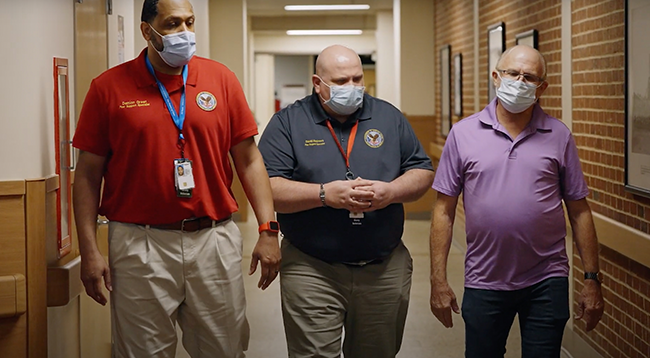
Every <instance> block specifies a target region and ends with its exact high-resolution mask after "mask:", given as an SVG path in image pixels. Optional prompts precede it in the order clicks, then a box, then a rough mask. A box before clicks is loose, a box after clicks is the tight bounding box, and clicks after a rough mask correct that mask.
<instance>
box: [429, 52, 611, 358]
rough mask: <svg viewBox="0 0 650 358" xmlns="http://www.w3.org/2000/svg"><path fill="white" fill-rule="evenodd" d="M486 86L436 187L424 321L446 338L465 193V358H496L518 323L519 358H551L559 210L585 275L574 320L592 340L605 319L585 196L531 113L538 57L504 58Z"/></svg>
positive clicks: (562, 313) (562, 257) (560, 286)
mask: <svg viewBox="0 0 650 358" xmlns="http://www.w3.org/2000/svg"><path fill="white" fill-rule="evenodd" d="M492 77H493V79H494V84H495V87H496V88H497V98H496V99H495V100H494V101H492V102H491V103H490V104H489V105H488V106H487V107H486V108H485V109H484V110H483V111H481V112H479V113H477V114H474V115H472V116H470V117H468V118H466V119H464V120H462V121H461V122H459V123H457V124H456V125H454V126H453V128H452V130H451V132H450V133H449V136H448V137H447V142H446V143H445V147H444V150H443V152H442V157H441V158H440V165H439V166H438V170H437V174H436V177H435V181H434V183H433V188H434V189H435V190H437V191H438V199H437V201H436V204H435V206H434V209H433V215H432V224H431V311H432V312H433V314H434V315H435V316H436V318H438V320H440V322H441V323H442V324H443V325H444V326H445V327H451V326H452V324H453V323H452V314H451V312H452V310H453V311H454V312H456V313H459V308H458V304H457V302H456V296H455V294H454V292H453V291H452V289H451V288H450V287H449V284H448V282H447V277H446V272H447V256H448V254H449V249H450V245H451V240H452V227H453V223H454V214H455V212H456V204H457V203H458V196H459V195H460V194H461V192H462V193H463V203H464V207H465V217H466V225H465V227H466V233H467V254H466V258H465V292H464V296H463V303H462V317H463V320H464V321H465V341H466V344H465V346H466V348H465V357H467V358H492V357H501V358H502V357H503V356H504V354H505V351H506V349H505V346H506V340H507V338H508V333H509V331H510V328H511V326H512V322H513V320H514V317H515V315H516V314H518V315H519V323H520V326H521V336H522V357H526V358H530V357H543V358H550V357H559V356H560V349H561V344H562V334H563V331H564V326H565V325H566V322H567V320H568V318H569V299H568V295H569V291H568V285H569V284H568V276H569V262H568V258H567V254H566V250H565V236H566V225H565V220H564V210H563V208H562V201H564V203H565V204H566V207H567V211H568V216H569V219H570V222H571V227H572V229H573V239H574V241H575V243H576V245H577V247H578V251H579V253H580V256H581V258H582V264H583V267H584V271H585V281H584V286H583V289H582V293H581V295H580V296H579V297H578V300H579V302H580V304H579V308H578V312H577V316H578V317H581V318H583V319H584V320H585V324H586V330H587V331H589V330H591V329H593V328H594V327H595V326H596V324H598V321H599V320H600V318H601V316H602V314H603V307H604V302H603V297H602V293H601V288H600V280H599V277H600V274H599V272H598V270H599V269H598V240H597V238H596V231H595V229H594V224H593V218H592V216H591V210H590V209H589V205H588V203H587V200H586V197H587V195H588V193H589V191H588V188H587V184H586V183H585V180H584V177H583V174H582V170H581V169H580V160H579V159H578V150H577V148H576V144H575V142H574V139H573V136H572V135H571V132H570V131H569V129H568V128H567V127H566V126H565V125H564V123H562V122H560V121H559V120H557V119H556V118H553V117H551V116H549V115H547V114H546V113H544V111H543V110H542V108H541V107H540V106H539V104H537V103H536V102H537V99H538V98H539V97H540V96H541V95H542V93H544V90H545V89H546V87H547V86H548V83H547V82H546V81H545V78H546V62H545V60H544V58H543V56H542V55H541V54H540V53H539V52H538V51H537V50H535V49H533V48H532V47H528V46H515V47H513V48H510V49H509V50H507V51H505V52H504V53H503V55H502V56H501V58H500V59H499V61H498V63H497V66H496V69H495V71H493V72H492Z"/></svg>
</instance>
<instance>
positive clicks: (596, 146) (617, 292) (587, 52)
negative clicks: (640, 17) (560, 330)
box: [572, 0, 650, 357]
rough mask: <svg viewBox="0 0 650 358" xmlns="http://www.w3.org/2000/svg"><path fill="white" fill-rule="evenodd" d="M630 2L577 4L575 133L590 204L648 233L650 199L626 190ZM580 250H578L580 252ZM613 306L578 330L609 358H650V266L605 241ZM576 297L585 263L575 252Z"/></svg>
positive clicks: (607, 291) (578, 0)
mask: <svg viewBox="0 0 650 358" xmlns="http://www.w3.org/2000/svg"><path fill="white" fill-rule="evenodd" d="M624 9H625V2H624V0H606V1H602V0H601V1H594V0H575V1H573V3H572V24H573V25H572V57H573V64H572V68H573V93H572V97H573V133H574V136H575V138H576V143H577V144H578V150H579V155H580V158H581V160H582V167H583V170H584V172H585V177H586V179H587V183H588V184H589V188H590V189H591V194H590V198H589V199H590V200H589V202H590V205H591V208H592V210H593V211H594V212H597V213H600V214H603V215H605V216H607V217H609V218H611V219H613V220H616V221H618V222H620V223H622V224H625V225H627V226H630V227H633V228H635V229H636V230H639V231H642V232H645V233H650V229H649V228H648V222H649V221H650V200H649V199H647V198H642V197H639V196H635V195H632V194H631V193H629V192H626V191H625V188H624V176H625V47H624V46H625V11H624ZM575 253H576V254H577V251H575ZM600 257H601V269H602V270H603V271H604V273H605V285H604V286H603V287H604V291H603V294H604V296H605V302H606V304H607V306H606V311H605V315H604V316H603V323H604V324H601V325H598V327H597V328H596V330H595V332H593V333H585V332H584V324H583V323H582V322H581V321H574V323H575V330H576V331H577V332H578V333H579V334H580V335H581V336H582V337H583V338H584V339H585V340H587V341H588V342H589V343H590V344H591V345H592V346H593V347H594V348H596V349H597V350H598V351H599V352H600V353H601V354H602V355H603V356H605V357H650V345H649V343H648V342H650V329H649V328H648V327H649V325H650V318H649V316H648V311H650V299H649V297H650V289H649V287H650V269H648V268H647V267H645V266H643V265H641V264H639V263H637V262H634V261H632V260H630V259H629V258H627V257H624V256H622V255H620V254H618V253H617V252H615V251H613V250H610V249H608V248H606V247H602V246H601V254H600ZM574 263H575V265H574V274H575V275H574V277H575V281H574V282H575V286H574V287H575V290H576V292H575V293H576V296H577V294H578V292H579V290H580V289H582V286H581V285H582V280H581V279H580V278H581V277H582V274H583V272H582V271H581V267H582V265H581V264H579V258H578V256H577V255H576V256H575V257H574Z"/></svg>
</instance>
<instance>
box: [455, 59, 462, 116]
mask: <svg viewBox="0 0 650 358" xmlns="http://www.w3.org/2000/svg"><path fill="white" fill-rule="evenodd" d="M454 114H455V115H457V116H458V117H460V116H462V115H463V55H462V54H461V53H457V54H456V55H455V56H454Z"/></svg>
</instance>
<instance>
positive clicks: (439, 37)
mask: <svg viewBox="0 0 650 358" xmlns="http://www.w3.org/2000/svg"><path fill="white" fill-rule="evenodd" d="M473 8H474V0H445V1H435V2H434V13H435V16H436V21H435V42H436V44H435V50H436V57H435V58H436V66H435V72H434V73H435V75H436V76H435V78H436V80H435V81H436V87H435V88H436V95H437V97H436V107H435V118H436V130H437V133H438V135H437V140H436V142H437V143H438V144H440V145H443V144H444V142H445V140H444V138H443V137H442V136H441V135H440V134H439V133H440V128H441V127H440V126H441V122H440V113H441V110H440V92H441V91H440V88H441V87H440V48H441V47H442V46H444V45H451V56H450V57H451V59H450V63H451V113H452V122H453V123H456V122H458V121H459V120H460V119H461V118H459V117H458V116H456V115H455V114H454V100H455V99H454V81H456V79H455V78H454V56H455V55H456V54H457V53H461V54H462V75H463V78H462V82H463V89H462V91H463V114H464V116H468V115H470V114H472V113H474V26H473V23H474V11H473V10H472V9H473Z"/></svg>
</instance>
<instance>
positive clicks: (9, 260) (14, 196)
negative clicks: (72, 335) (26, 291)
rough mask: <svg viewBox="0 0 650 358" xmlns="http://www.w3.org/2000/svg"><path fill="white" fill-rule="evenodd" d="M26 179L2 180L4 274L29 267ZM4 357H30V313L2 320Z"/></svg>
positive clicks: (0, 262)
mask: <svg viewBox="0 0 650 358" xmlns="http://www.w3.org/2000/svg"><path fill="white" fill-rule="evenodd" d="M24 193H25V182H24V181H13V182H0V227H2V230H1V231H0V248H1V249H0V276H5V275H14V274H21V275H25V276H26V272H25V268H26V262H25V204H24V200H25V197H24ZM0 352H2V356H3V357H12V358H13V357H16V358H22V357H26V356H27V316H26V315H21V316H18V317H13V318H6V319H0Z"/></svg>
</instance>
